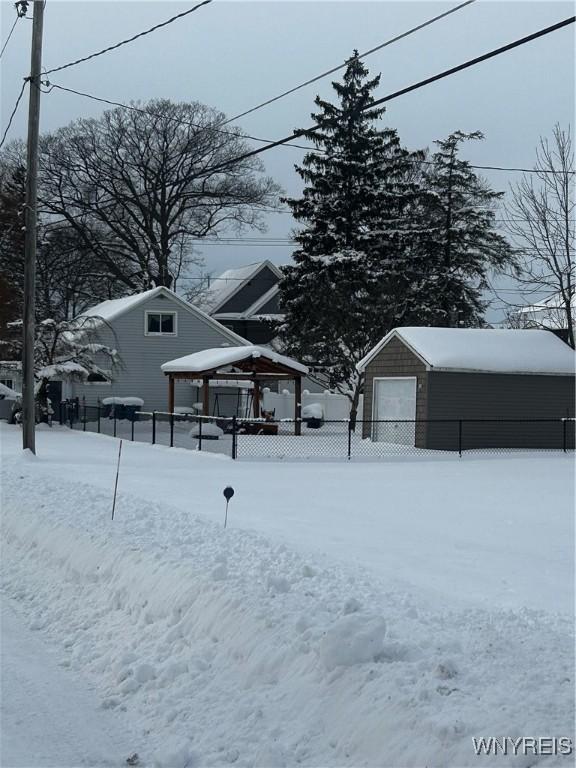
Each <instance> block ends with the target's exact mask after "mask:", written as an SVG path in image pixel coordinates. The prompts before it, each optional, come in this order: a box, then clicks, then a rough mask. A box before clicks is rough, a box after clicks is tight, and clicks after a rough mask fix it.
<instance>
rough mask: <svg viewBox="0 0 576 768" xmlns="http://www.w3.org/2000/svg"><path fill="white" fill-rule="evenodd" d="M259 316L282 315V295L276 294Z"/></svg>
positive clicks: (260, 310)
mask: <svg viewBox="0 0 576 768" xmlns="http://www.w3.org/2000/svg"><path fill="white" fill-rule="evenodd" d="M258 314H259V315H278V314H280V294H279V293H276V294H274V296H272V298H270V299H268V301H267V302H266V304H263V305H262V306H261V307H260V309H259V310H258Z"/></svg>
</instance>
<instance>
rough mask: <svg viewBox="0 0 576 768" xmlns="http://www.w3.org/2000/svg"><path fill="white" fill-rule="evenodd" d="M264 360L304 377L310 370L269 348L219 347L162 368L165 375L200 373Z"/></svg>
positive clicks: (188, 356) (171, 362) (186, 356)
mask: <svg viewBox="0 0 576 768" xmlns="http://www.w3.org/2000/svg"><path fill="white" fill-rule="evenodd" d="M258 358H264V359H266V360H269V361H270V362H272V363H277V364H278V365H282V366H285V367H286V368H290V369H291V370H293V371H297V372H298V373H301V374H303V375H306V374H307V373H308V368H306V366H305V365H302V364H301V363H298V362H297V361H296V360H292V358H290V357H285V356H284V355H279V354H278V353H277V352H274V350H273V349H268V348H267V347H256V346H248V347H219V348H217V349H204V350H202V352H195V353H194V354H192V355H185V356H184V357H179V358H177V359H176V360H169V361H168V362H167V363H164V364H163V365H162V366H161V368H162V370H163V371H164V373H184V372H186V373H188V372H189V373H200V372H202V371H211V370H215V369H218V368H222V367H224V366H226V365H234V363H239V362H241V361H243V360H249V359H252V360H257V359H258Z"/></svg>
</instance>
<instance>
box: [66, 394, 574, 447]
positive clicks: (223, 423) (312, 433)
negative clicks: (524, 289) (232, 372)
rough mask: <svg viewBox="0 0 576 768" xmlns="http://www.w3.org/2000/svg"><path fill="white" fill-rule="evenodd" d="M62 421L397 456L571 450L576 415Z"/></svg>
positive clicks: (97, 416) (163, 435) (128, 412)
mask: <svg viewBox="0 0 576 768" xmlns="http://www.w3.org/2000/svg"><path fill="white" fill-rule="evenodd" d="M58 415H59V422H60V424H62V425H67V426H69V427H70V428H71V429H74V430H82V431H84V432H96V433H99V434H103V435H109V436H111V437H116V438H122V439H124V440H132V441H137V442H142V443H151V444H152V445H163V446H166V447H171V448H172V447H175V448H186V449H192V450H198V451H208V452H211V453H219V454H225V455H227V456H230V457H231V458H233V459H258V460H262V459H270V460H282V459H304V460H305V459H310V460H336V459H344V460H352V459H358V460H369V459H383V458H389V457H393V456H422V457H425V456H438V455H439V454H442V453H443V454H447V455H454V454H457V455H459V456H462V455H463V454H464V453H470V452H472V453H479V452H481V453H484V452H485V453H500V452H501V453H504V452H510V451H515V452H517V451H535V450H540V451H563V452H568V451H571V450H574V447H575V442H576V421H575V419H574V418H557V419H419V420H397V421H394V420H386V421H383V420H382V421H357V422H356V423H355V424H354V425H353V424H352V423H351V422H349V421H348V420H346V421H323V420H321V419H307V420H303V421H302V422H301V423H300V429H301V434H299V435H297V434H295V431H296V430H295V426H296V425H295V422H294V420H293V419H282V420H276V421H273V420H266V419H241V418H237V417H235V416H233V417H213V416H210V417H208V416H199V415H197V414H194V413H172V414H171V413H164V412H162V411H151V412H147V411H140V410H138V408H137V407H135V406H112V407H110V406H92V405H85V404H82V403H79V402H78V401H64V402H62V403H61V404H60V409H59V414H58Z"/></svg>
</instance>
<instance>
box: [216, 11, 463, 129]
mask: <svg viewBox="0 0 576 768" xmlns="http://www.w3.org/2000/svg"><path fill="white" fill-rule="evenodd" d="M474 2H476V0H466V2H465V3H461V4H460V5H457V6H455V7H454V8H451V9H450V10H449V11H445V12H444V13H441V14H439V15H438V16H434V17H433V18H431V19H428V20H427V21H424V22H423V23H422V24H418V26H416V27H412V29H409V30H408V31H406V32H403V33H402V34H401V35H396V37H392V38H390V39H389V40H386V41H385V42H384V43H380V45H377V46H376V47H375V48H370V50H368V51H364V53H359V54H358V55H357V56H354V57H353V58H361V59H364V58H366V56H370V55H371V54H372V53H376V52H377V51H381V50H382V49H383V48H386V47H387V46H389V45H392V44H393V43H397V42H398V41H399V40H403V39H404V38H405V37H409V35H412V34H414V33H415V32H418V31H419V30H421V29H424V27H428V26H430V24H434V22H436V21H440V19H443V18H445V17H446V16H450V14H452V13H456V11H459V10H460V9H461V8H464V7H465V6H467V5H471V4H472V3H474ZM348 61H349V60H347V61H344V62H342V63H341V64H338V66H336V67H332V69H327V70H326V71H325V72H322V73H321V74H320V75H316V77H311V78H310V79H309V80H306V81H305V82H304V83H300V85H296V86H295V87H294V88H289V89H288V90H287V91H284V92H283V93H280V94H278V96H273V97H272V98H271V99H267V100H266V101H263V102H261V103H260V104H257V105H256V106H255V107H251V108H250V109H246V110H245V111H244V112H240V113H239V114H237V115H234V117H229V118H228V119H227V120H225V121H224V122H223V123H221V125H227V124H228V123H231V122H233V121H234V120H239V119H240V118H241V117H244V116H245V115H250V114H251V113H252V112H256V111H257V110H259V109H262V107H266V106H268V104H273V103H274V102H275V101H279V100H280V99H283V98H284V97H285V96H288V95H289V94H291V93H295V92H296V91H299V90H300V89H301V88H305V87H306V86H307V85H312V83H316V82H318V80H322V79H323V78H325V77H328V76H329V75H332V74H334V72H338V70H340V69H343V68H344V67H345V66H347V64H348Z"/></svg>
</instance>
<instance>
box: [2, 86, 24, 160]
mask: <svg viewBox="0 0 576 768" xmlns="http://www.w3.org/2000/svg"><path fill="white" fill-rule="evenodd" d="M28 80H29V78H28V77H25V78H24V82H23V83H22V88H21V89H20V93H19V94H18V98H17V99H16V104H14V109H13V110H12V114H11V115H10V118H9V120H8V125H7V126H6V130H5V131H4V135H3V136H2V139H1V140H0V149H2V147H3V146H4V142H5V141H6V136H7V135H8V131H9V130H10V127H11V125H12V121H13V120H14V117H15V115H16V112H17V111H18V107H19V106H20V102H21V101H22V96H24V90H25V88H26V85H27V83H28Z"/></svg>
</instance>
